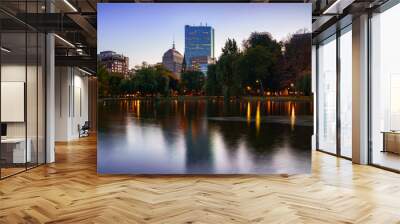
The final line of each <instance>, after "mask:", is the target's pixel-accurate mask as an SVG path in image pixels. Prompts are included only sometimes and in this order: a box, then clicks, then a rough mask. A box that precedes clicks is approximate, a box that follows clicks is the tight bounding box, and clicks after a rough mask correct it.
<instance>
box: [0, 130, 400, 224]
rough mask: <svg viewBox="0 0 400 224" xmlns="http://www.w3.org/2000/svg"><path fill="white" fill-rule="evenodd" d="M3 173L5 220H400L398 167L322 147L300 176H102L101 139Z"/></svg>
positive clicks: (0, 192) (0, 188)
mask: <svg viewBox="0 0 400 224" xmlns="http://www.w3.org/2000/svg"><path fill="white" fill-rule="evenodd" d="M56 156H57V162H56V163H55V164H51V165H46V166H42V167H39V168H36V169H33V170H30V171H28V172H26V173H22V174H19V175H17V176H14V177H11V178H8V179H5V180H3V181H0V223H371V224H377V223H378V224H379V223H384V224H386V223H400V175H398V174H395V173H391V172H387V171H384V170H380V169H377V168H374V167H369V166H358V165H352V164H351V162H349V161H347V160H343V159H338V158H336V157H333V156H330V155H326V154H323V153H319V152H314V153H313V173H312V174H311V175H294V176H285V175H282V176H279V175H272V176H247V175H241V176H98V175H97V174H96V139H95V138H94V137H91V138H86V139H84V140H81V141H77V142H71V143H69V144H58V145H57V154H56Z"/></svg>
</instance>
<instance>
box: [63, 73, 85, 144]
mask: <svg viewBox="0 0 400 224" xmlns="http://www.w3.org/2000/svg"><path fill="white" fill-rule="evenodd" d="M55 86H56V88H55V89H56V91H55V129H56V131H55V140H56V141H70V140H73V139H77V138H78V137H79V132H78V125H81V126H82V125H83V124H84V123H85V121H87V120H88V78H87V77H86V76H84V74H83V73H82V72H80V71H79V70H78V69H76V68H73V67H56V82H55Z"/></svg>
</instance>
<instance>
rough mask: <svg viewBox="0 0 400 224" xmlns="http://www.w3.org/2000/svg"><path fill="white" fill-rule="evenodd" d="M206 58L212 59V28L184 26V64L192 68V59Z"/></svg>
mask: <svg viewBox="0 0 400 224" xmlns="http://www.w3.org/2000/svg"><path fill="white" fill-rule="evenodd" d="M199 56H208V57H210V58H214V28H212V27H211V26H207V25H205V26H202V25H200V26H189V25H186V26H185V60H186V61H185V62H186V66H187V67H188V68H191V67H192V58H193V57H199Z"/></svg>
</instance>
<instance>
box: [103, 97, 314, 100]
mask: <svg viewBox="0 0 400 224" xmlns="http://www.w3.org/2000/svg"><path fill="white" fill-rule="evenodd" d="M208 99H217V100H223V99H224V97H223V96H155V97H109V98H100V99H99V100H106V101H107V100H208ZM231 99H243V100H274V101H312V99H313V98H312V96H242V97H232V98H231Z"/></svg>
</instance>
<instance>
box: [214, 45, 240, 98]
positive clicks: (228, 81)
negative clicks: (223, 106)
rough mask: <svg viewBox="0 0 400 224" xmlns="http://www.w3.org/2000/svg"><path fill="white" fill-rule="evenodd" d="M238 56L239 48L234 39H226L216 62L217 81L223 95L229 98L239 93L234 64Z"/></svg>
mask: <svg viewBox="0 0 400 224" xmlns="http://www.w3.org/2000/svg"><path fill="white" fill-rule="evenodd" d="M239 55H240V52H239V48H238V46H237V44H236V41H235V40H234V39H232V40H231V39H228V40H227V41H226V42H225V46H224V47H223V48H222V54H221V56H220V58H219V60H218V62H217V67H216V74H217V80H218V82H220V83H221V84H222V86H223V88H222V89H223V90H222V91H223V95H224V96H225V97H226V98H229V97H230V96H232V95H238V94H239V93H240V82H239V80H235V76H234V64H235V61H236V60H237V59H238V57H239Z"/></svg>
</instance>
